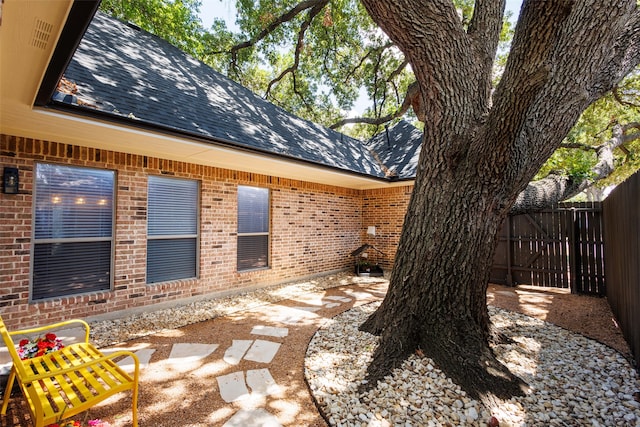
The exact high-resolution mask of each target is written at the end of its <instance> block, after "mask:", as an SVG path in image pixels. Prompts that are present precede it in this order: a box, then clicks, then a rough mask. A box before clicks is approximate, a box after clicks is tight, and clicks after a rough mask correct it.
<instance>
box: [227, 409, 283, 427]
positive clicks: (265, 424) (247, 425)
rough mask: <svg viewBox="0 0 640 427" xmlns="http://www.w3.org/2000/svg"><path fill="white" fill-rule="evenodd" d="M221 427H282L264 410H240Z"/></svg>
mask: <svg viewBox="0 0 640 427" xmlns="http://www.w3.org/2000/svg"><path fill="white" fill-rule="evenodd" d="M222 427H282V424H280V422H279V421H278V419H277V418H276V417H274V416H273V415H271V414H270V413H269V412H267V411H266V410H265V409H262V408H257V409H240V410H239V411H238V412H236V413H235V415H234V416H233V417H231V418H229V420H228V421H227V422H226V423H224V424H223V425H222Z"/></svg>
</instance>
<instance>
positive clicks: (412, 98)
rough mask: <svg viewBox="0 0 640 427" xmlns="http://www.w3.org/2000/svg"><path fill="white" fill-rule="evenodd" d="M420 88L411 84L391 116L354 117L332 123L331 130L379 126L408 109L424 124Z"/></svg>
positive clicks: (414, 83) (415, 83) (400, 115)
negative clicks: (366, 125) (354, 126)
mask: <svg viewBox="0 0 640 427" xmlns="http://www.w3.org/2000/svg"><path fill="white" fill-rule="evenodd" d="M419 105H420V86H419V85H418V83H417V82H413V83H411V84H410V85H409V87H408V88H407V94H406V95H405V97H404V101H403V102H402V105H401V106H400V108H398V110H397V111H396V112H394V113H392V114H387V115H386V116H383V117H354V118H350V119H342V120H340V121H339V122H337V123H334V124H332V125H331V126H330V128H331V129H338V128H340V127H342V126H344V125H347V124H350V123H365V124H368V125H381V124H383V123H387V122H390V121H391V120H394V119H397V118H398V117H402V116H403V115H404V114H405V113H406V112H407V111H408V110H409V107H413V111H414V112H415V113H416V116H418V119H419V120H421V121H423V122H424V116H422V118H421V116H420V107H419Z"/></svg>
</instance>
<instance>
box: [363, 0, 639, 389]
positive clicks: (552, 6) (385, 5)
mask: <svg viewBox="0 0 640 427" xmlns="http://www.w3.org/2000/svg"><path fill="white" fill-rule="evenodd" d="M363 3H364V5H365V7H366V8H367V11H368V12H369V14H370V15H371V16H372V18H373V19H374V21H375V22H376V23H378V24H379V25H380V26H381V28H382V29H383V30H384V31H385V32H386V33H387V34H388V35H389V37H390V38H391V39H392V40H393V41H394V42H395V43H396V44H397V45H398V46H399V47H400V49H402V50H403V52H404V54H405V56H406V57H407V59H408V60H409V62H410V63H411V65H412V68H413V71H414V74H415V76H416V80H417V82H418V83H419V86H420V106H419V108H420V111H419V114H418V115H419V116H420V117H425V118H426V120H427V122H426V123H425V132H424V140H423V147H422V151H421V156H420V160H419V164H418V169H417V176H416V182H415V186H414V190H413V194H412V197H411V200H410V202H409V207H408V211H407V214H406V217H405V222H404V227H403V232H402V236H401V238H400V242H399V246H398V250H397V253H396V260H395V263H394V270H393V272H392V275H391V281H390V287H389V292H388V294H387V296H386V298H385V299H384V301H383V302H382V305H381V306H380V308H379V309H378V310H377V311H376V312H375V313H374V314H373V315H372V316H371V317H370V318H369V319H368V320H367V321H366V322H365V323H364V324H363V325H362V329H363V330H366V331H369V332H372V333H376V334H379V335H380V337H381V340H380V346H379V347H378V349H377V350H376V353H375V355H374V360H373V362H372V363H371V365H370V366H369V369H368V378H369V380H370V381H369V383H368V386H369V387H371V386H373V385H374V384H375V382H376V380H378V379H380V378H382V377H383V376H384V375H386V374H388V373H389V371H390V370H391V369H392V368H394V367H397V366H399V364H400V363H401V362H402V361H403V360H404V359H405V358H406V356H407V355H409V354H411V353H413V352H415V351H416V350H418V349H419V350H420V351H421V352H422V353H424V354H425V355H426V356H428V357H431V358H433V359H434V361H435V362H436V363H437V364H438V365H439V367H440V368H441V369H443V371H444V372H445V373H446V374H447V375H449V376H450V377H451V378H452V379H453V380H454V381H456V382H457V383H458V384H460V385H461V386H463V387H464V389H465V390H466V391H467V392H468V393H469V394H471V395H472V396H474V397H479V398H481V399H482V400H485V401H490V400H492V399H493V398H494V397H505V398H506V397H510V396H512V395H515V394H519V393H521V391H522V389H523V387H524V386H525V385H524V384H523V383H522V382H521V381H520V380H519V379H518V378H516V377H514V376H513V375H512V374H511V373H510V372H509V371H508V369H507V368H505V367H504V366H502V365H501V364H500V363H499V362H498V361H497V360H496V359H495V358H494V356H493V354H492V352H491V350H490V348H489V345H488V344H489V338H490V335H491V330H490V322H489V318H488V312H487V306H486V287H487V281H488V278H489V269H490V266H491V261H492V258H493V251H494V248H495V243H496V235H497V231H498V227H499V226H500V224H501V223H502V221H503V220H504V219H505V217H506V215H507V214H508V212H509V209H510V208H511V206H512V205H513V204H514V202H515V200H516V197H517V196H518V194H519V193H520V192H521V191H522V190H523V189H524V188H525V187H526V185H527V183H528V182H529V181H530V180H531V179H532V178H533V176H534V175H535V173H536V172H537V171H538V170H539V168H540V167H541V166H542V164H543V163H544V161H545V160H546V159H547V158H548V157H549V156H550V155H551V154H552V153H553V151H554V150H555V149H556V148H557V147H558V146H559V145H560V143H561V141H562V139H563V137H564V136H565V135H566V134H567V132H568V131H569V129H570V128H571V126H573V124H574V123H575V121H576V120H577V118H578V116H579V115H580V113H581V112H582V111H584V109H585V108H586V107H587V106H588V105H589V104H590V103H591V102H593V101H594V100H595V99H597V98H598V97H600V96H602V95H603V94H604V92H605V91H607V90H609V89H610V88H611V87H612V85H613V84H615V83H616V82H618V81H619V80H620V79H621V78H622V77H623V76H624V75H625V74H626V73H627V72H628V71H630V70H631V68H633V67H634V66H635V65H637V64H638V62H639V61H640V59H639V57H638V56H639V55H638V47H639V46H640V42H639V40H638V39H639V34H640V25H639V22H640V21H639V19H638V13H637V6H636V4H635V0H623V1H621V0H593V1H589V0H576V1H571V0H558V1H548V2H547V1H544V2H540V1H531V0H525V2H524V4H523V8H522V11H521V15H520V19H519V21H518V25H517V28H516V34H515V37H514V40H513V43H512V48H511V53H510V58H509V62H508V64H507V66H506V68H505V72H504V74H503V76H502V79H501V82H500V84H499V86H498V87H497V88H496V90H495V92H494V94H493V96H492V94H491V78H492V63H493V59H494V56H495V52H496V49H497V43H498V35H499V32H500V27H501V17H502V13H503V9H504V1H494V0H486V1H484V0H478V1H476V5H475V12H474V16H473V19H472V20H471V23H470V24H469V27H468V28H467V29H465V28H463V26H462V24H461V23H460V19H459V17H458V15H457V12H456V10H455V8H454V6H453V4H452V3H451V2H450V1H448V0H422V1H414V0H411V1H410V0H396V1H394V2H379V1H376V0H363Z"/></svg>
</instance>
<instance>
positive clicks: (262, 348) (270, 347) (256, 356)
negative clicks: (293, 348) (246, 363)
mask: <svg viewBox="0 0 640 427" xmlns="http://www.w3.org/2000/svg"><path fill="white" fill-rule="evenodd" d="M278 349H280V343H277V342H273V341H266V340H255V342H254V343H253V345H252V346H251V348H250V349H249V351H247V354H245V355H244V358H245V359H246V360H251V361H253V362H260V363H270V362H271V361H272V360H273V358H274V357H275V355H276V353H277V352H278Z"/></svg>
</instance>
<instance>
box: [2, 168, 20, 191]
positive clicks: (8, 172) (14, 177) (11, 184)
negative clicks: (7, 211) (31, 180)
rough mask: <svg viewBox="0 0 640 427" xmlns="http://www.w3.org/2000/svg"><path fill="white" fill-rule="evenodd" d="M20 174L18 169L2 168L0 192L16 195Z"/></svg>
mask: <svg viewBox="0 0 640 427" xmlns="http://www.w3.org/2000/svg"><path fill="white" fill-rule="evenodd" d="M19 180H20V174H19V173H18V168H4V173H3V174H2V191H3V192H4V193H6V194H18V186H19Z"/></svg>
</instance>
